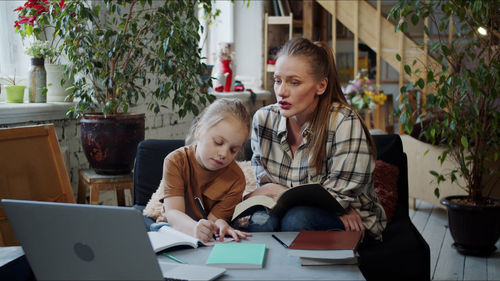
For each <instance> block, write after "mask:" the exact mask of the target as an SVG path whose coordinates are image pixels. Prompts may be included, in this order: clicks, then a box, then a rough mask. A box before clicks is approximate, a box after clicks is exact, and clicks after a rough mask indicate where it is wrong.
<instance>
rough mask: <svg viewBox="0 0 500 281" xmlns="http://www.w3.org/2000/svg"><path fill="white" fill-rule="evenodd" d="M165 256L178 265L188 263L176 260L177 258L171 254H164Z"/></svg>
mask: <svg viewBox="0 0 500 281" xmlns="http://www.w3.org/2000/svg"><path fill="white" fill-rule="evenodd" d="M163 255H164V256H165V257H167V258H169V259H171V260H173V261H176V262H178V263H186V262H184V261H181V260H180V259H178V258H176V257H174V256H172V255H171V254H167V253H163Z"/></svg>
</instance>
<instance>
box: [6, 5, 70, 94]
mask: <svg viewBox="0 0 500 281" xmlns="http://www.w3.org/2000/svg"><path fill="white" fill-rule="evenodd" d="M65 6H66V4H65V0H50V1H49V0H28V1H26V2H25V3H24V5H23V6H20V7H18V8H16V9H15V10H14V11H16V12H17V13H18V17H19V19H18V20H16V21H15V22H14V28H15V30H16V32H18V33H19V34H20V35H21V37H22V38H23V39H31V40H36V41H46V42H47V43H46V44H48V46H49V47H50V48H51V50H52V52H51V53H50V54H46V55H45V56H44V59H45V61H44V63H45V66H44V67H45V70H46V73H47V96H46V100H47V101H48V102H62V101H70V100H68V99H66V98H67V95H68V93H69V91H68V90H67V88H68V87H69V85H70V84H71V83H70V81H69V80H68V79H67V78H66V77H64V76H63V72H64V64H61V56H62V54H63V50H62V47H63V46H62V45H61V44H60V43H61V40H62V37H61V36H60V35H61V30H60V28H59V25H60V24H61V23H60V22H58V21H57V20H56V16H58V15H59V14H60V13H61V11H62V9H64V7H65Z"/></svg>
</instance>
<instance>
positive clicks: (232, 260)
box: [207, 243, 266, 268]
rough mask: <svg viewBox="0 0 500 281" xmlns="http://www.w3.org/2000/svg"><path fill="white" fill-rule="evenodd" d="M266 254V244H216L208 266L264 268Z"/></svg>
mask: <svg viewBox="0 0 500 281" xmlns="http://www.w3.org/2000/svg"><path fill="white" fill-rule="evenodd" d="M265 253H266V244H253V243H227V244H215V246H214V248H213V249H212V251H211V252H210V255H209V256H208V259H207V264H208V265H214V266H220V267H225V268H262V265H263V263H264V255H265Z"/></svg>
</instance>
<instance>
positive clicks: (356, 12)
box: [353, 1, 359, 78]
mask: <svg viewBox="0 0 500 281" xmlns="http://www.w3.org/2000/svg"><path fill="white" fill-rule="evenodd" d="M353 8H354V32H353V33H354V73H353V78H356V74H358V55H359V54H358V45H359V38H358V36H359V2H358V1H354V5H353Z"/></svg>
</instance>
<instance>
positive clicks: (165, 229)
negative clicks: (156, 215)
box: [158, 225, 202, 248]
mask: <svg viewBox="0 0 500 281" xmlns="http://www.w3.org/2000/svg"><path fill="white" fill-rule="evenodd" d="M158 232H160V233H165V234H167V235H168V236H171V237H172V239H174V238H175V239H177V240H179V241H186V242H188V243H189V244H193V245H198V243H202V242H201V241H200V240H198V239H196V238H195V237H193V236H191V235H187V234H186V233H184V232H182V231H179V230H177V229H175V228H173V227H171V226H167V225H166V226H162V227H161V228H160V229H158ZM193 247H194V246H193ZM195 248H196V247H195Z"/></svg>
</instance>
